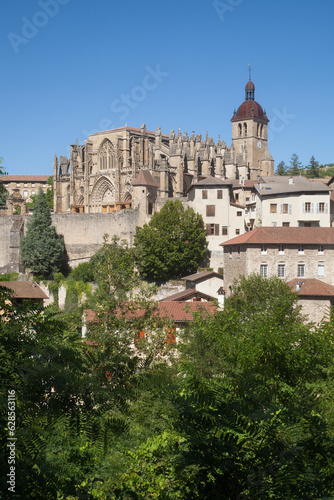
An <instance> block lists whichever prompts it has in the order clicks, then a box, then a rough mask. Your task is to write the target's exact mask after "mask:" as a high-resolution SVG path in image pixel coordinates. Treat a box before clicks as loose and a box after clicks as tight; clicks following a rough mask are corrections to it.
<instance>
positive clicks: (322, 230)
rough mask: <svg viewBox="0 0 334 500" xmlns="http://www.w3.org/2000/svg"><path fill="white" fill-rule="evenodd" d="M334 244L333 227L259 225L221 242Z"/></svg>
mask: <svg viewBox="0 0 334 500" xmlns="http://www.w3.org/2000/svg"><path fill="white" fill-rule="evenodd" d="M260 244H274V245H280V244H281V245H283V244H291V245H294V244H296V245H307V244H310V245H315V244H321V245H334V228H333V227H257V228H256V229H254V230H253V231H248V232H247V233H244V234H242V235H240V236H237V237H236V238H232V239H231V240H228V241H225V242H224V243H221V244H220V246H227V245H260Z"/></svg>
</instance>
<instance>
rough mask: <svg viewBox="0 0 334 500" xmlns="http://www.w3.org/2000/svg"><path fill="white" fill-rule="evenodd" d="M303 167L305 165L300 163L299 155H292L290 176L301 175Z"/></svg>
mask: <svg viewBox="0 0 334 500" xmlns="http://www.w3.org/2000/svg"><path fill="white" fill-rule="evenodd" d="M302 167H303V165H302V162H301V161H299V157H298V155H296V153H293V155H291V158H290V167H289V170H288V173H289V174H290V175H299V174H300V172H301V170H302Z"/></svg>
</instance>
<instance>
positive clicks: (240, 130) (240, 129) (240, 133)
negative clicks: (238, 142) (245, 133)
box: [238, 123, 242, 137]
mask: <svg viewBox="0 0 334 500" xmlns="http://www.w3.org/2000/svg"><path fill="white" fill-rule="evenodd" d="M238 128H239V137H241V136H242V126H241V123H239V127H238Z"/></svg>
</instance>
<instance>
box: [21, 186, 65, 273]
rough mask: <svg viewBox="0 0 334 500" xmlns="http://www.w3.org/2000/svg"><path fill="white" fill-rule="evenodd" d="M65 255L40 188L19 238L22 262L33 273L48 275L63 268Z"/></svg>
mask: <svg viewBox="0 0 334 500" xmlns="http://www.w3.org/2000/svg"><path fill="white" fill-rule="evenodd" d="M65 255H66V253H65V246H64V243H63V241H62V239H61V237H60V236H59V235H58V234H57V232H56V229H55V227H54V226H52V219H51V212H50V208H49V206H48V203H47V199H46V196H45V194H44V193H43V191H42V189H40V190H39V193H38V195H37V198H36V202H35V206H34V211H33V215H32V217H31V220H30V221H29V222H28V225H27V233H26V235H25V237H24V238H23V239H22V240H21V258H22V262H23V264H24V265H25V266H26V267H28V268H30V269H31V270H32V272H33V273H34V274H38V275H42V276H43V277H50V276H52V275H53V274H54V273H56V272H59V271H61V270H62V269H63V268H64V266H65Z"/></svg>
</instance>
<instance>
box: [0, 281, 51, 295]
mask: <svg viewBox="0 0 334 500" xmlns="http://www.w3.org/2000/svg"><path fill="white" fill-rule="evenodd" d="M0 286H4V287H5V288H9V289H10V290H12V292H13V293H14V297H16V298H18V299H48V298H49V297H48V296H47V295H46V294H45V293H44V292H43V290H42V289H41V288H40V287H39V286H38V285H36V284H35V283H30V282H29V281H0Z"/></svg>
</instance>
